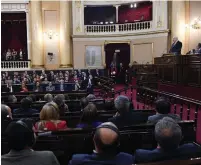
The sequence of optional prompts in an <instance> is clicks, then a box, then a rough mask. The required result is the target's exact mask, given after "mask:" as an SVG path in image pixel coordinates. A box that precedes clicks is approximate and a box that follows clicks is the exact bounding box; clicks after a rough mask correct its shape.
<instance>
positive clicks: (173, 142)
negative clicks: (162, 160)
mask: <svg viewBox="0 0 201 165" xmlns="http://www.w3.org/2000/svg"><path fill="white" fill-rule="evenodd" d="M155 138H156V141H157V142H158V144H159V145H160V147H161V148H162V149H163V150H164V151H171V150H174V149H176V148H177V147H178V146H179V143H180V141H181V138H182V131H181V128H180V126H179V125H178V124H177V123H176V121H175V120H173V119H172V118H170V117H164V118H163V119H162V120H159V122H158V123H157V124H156V126H155Z"/></svg>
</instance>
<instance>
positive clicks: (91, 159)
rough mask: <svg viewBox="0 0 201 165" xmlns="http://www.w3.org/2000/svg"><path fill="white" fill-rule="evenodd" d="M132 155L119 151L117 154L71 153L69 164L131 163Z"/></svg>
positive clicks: (123, 164)
mask: <svg viewBox="0 0 201 165" xmlns="http://www.w3.org/2000/svg"><path fill="white" fill-rule="evenodd" d="M133 162H134V157H133V156H132V155H130V154H127V153H123V152H120V153H118V154H117V155H113V156H110V155H108V154H107V155H99V154H95V153H93V154H91V155H88V154H76V155H73V157H72V159H71V161H70V162H69V165H81V164H87V165H131V164H133Z"/></svg>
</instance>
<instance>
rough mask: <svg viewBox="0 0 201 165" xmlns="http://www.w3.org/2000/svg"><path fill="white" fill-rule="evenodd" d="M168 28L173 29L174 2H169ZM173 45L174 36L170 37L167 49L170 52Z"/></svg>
mask: <svg viewBox="0 0 201 165" xmlns="http://www.w3.org/2000/svg"><path fill="white" fill-rule="evenodd" d="M168 13H170V14H168V28H169V29H172V1H168ZM171 43H172V36H171V35H168V42H167V49H168V50H170V48H171Z"/></svg>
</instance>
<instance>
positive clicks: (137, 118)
mask: <svg viewBox="0 0 201 165" xmlns="http://www.w3.org/2000/svg"><path fill="white" fill-rule="evenodd" d="M114 105H115V109H116V110H117V114H116V115H115V116H114V117H113V118H110V119H108V121H110V122H112V123H114V124H115V125H116V126H117V127H118V128H120V127H124V126H129V125H134V124H140V123H143V122H144V120H145V119H144V117H142V116H141V115H142V113H141V112H132V111H130V101H129V99H128V97H126V96H123V95H120V96H118V97H117V98H116V99H115V100H114Z"/></svg>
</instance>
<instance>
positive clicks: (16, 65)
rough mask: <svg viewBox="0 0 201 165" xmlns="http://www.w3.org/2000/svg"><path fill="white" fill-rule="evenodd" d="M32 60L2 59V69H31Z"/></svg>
mask: <svg viewBox="0 0 201 165" xmlns="http://www.w3.org/2000/svg"><path fill="white" fill-rule="evenodd" d="M30 62H31V61H30V60H27V61H1V70H2V71H7V70H9V71H10V70H27V69H30Z"/></svg>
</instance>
